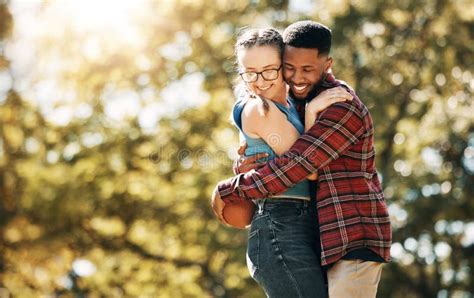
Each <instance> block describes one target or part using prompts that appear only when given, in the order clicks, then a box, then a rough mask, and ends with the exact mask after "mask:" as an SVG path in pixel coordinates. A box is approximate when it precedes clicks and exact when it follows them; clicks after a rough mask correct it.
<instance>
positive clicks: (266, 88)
mask: <svg viewBox="0 0 474 298" xmlns="http://www.w3.org/2000/svg"><path fill="white" fill-rule="evenodd" d="M271 86H272V85H269V86H267V87H257V89H258V90H262V91H265V90H268V89H270V87H271Z"/></svg>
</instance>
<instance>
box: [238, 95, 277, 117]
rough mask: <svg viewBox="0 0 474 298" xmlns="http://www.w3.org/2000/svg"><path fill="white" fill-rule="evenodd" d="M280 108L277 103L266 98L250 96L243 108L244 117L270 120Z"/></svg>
mask: <svg viewBox="0 0 474 298" xmlns="http://www.w3.org/2000/svg"><path fill="white" fill-rule="evenodd" d="M275 112H278V108H277V107H276V105H275V103H274V102H272V101H271V100H269V99H265V98H258V97H256V98H250V99H249V100H247V102H246V104H245V107H244V108H243V113H242V117H246V118H254V120H268V118H269V117H272V116H273V115H274V114H275Z"/></svg>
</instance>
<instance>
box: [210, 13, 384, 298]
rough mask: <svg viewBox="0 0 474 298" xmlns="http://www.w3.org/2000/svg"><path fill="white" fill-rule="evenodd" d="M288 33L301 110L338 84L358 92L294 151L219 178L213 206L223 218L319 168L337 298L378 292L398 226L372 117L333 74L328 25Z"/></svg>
mask: <svg viewBox="0 0 474 298" xmlns="http://www.w3.org/2000/svg"><path fill="white" fill-rule="evenodd" d="M283 38H284V41H285V51H284V57H283V67H284V72H283V74H284V77H285V80H286V82H287V83H288V85H289V86H290V95H291V97H292V98H293V99H295V101H296V102H297V103H300V104H299V106H300V109H299V110H300V111H301V114H303V113H304V104H305V102H306V101H307V100H311V99H312V98H314V97H315V96H316V95H318V94H319V93H321V92H322V91H324V90H327V89H330V88H333V87H336V86H343V87H345V88H347V90H348V91H349V92H350V93H351V94H352V95H353V96H354V98H353V100H352V101H350V102H342V103H336V104H333V105H332V106H330V107H328V108H327V109H326V110H324V111H323V112H321V113H320V114H319V115H318V118H317V119H316V121H315V123H314V125H313V126H312V127H311V128H310V129H309V130H308V131H307V132H306V133H305V134H304V135H302V136H301V137H300V138H299V139H298V140H297V141H296V143H295V144H294V145H293V146H292V148H291V149H290V150H289V152H287V153H285V154H284V155H282V156H281V157H279V158H276V159H273V160H271V161H270V162H268V163H267V164H265V165H264V166H262V167H259V168H258V169H253V170H250V171H249V172H247V173H243V174H239V175H237V176H235V177H233V178H231V179H228V180H224V181H222V182H221V183H219V184H218V186H217V187H216V190H215V192H214V195H213V200H212V203H213V209H214V211H215V212H216V215H217V216H218V217H219V218H220V219H221V220H223V218H222V210H223V207H224V206H225V204H226V203H230V202H238V201H239V200H250V199H262V198H265V197H268V196H270V195H274V194H277V193H281V192H283V191H285V190H286V189H287V188H288V187H291V186H293V185H294V184H296V183H298V182H299V181H301V180H303V179H306V177H307V176H308V175H310V174H312V173H317V174H318V180H317V182H315V183H316V200H317V209H318V212H317V214H318V222H319V231H320V240H321V264H322V265H323V266H326V268H327V273H328V286H329V296H330V297H375V295H376V292H377V286H378V283H379V281H380V275H381V270H382V264H383V263H384V262H388V261H389V260H390V245H391V227H390V220H389V216H388V212H387V206H386V203H385V200H384V197H383V192H382V188H381V185H380V182H379V179H378V176H377V172H376V168H375V151H374V139H373V133H374V128H373V124H372V118H371V116H370V114H369V111H368V109H367V107H366V106H365V105H364V104H363V103H362V102H361V101H360V100H359V98H358V97H357V95H356V94H355V93H354V91H353V90H352V89H351V88H349V87H348V86H347V85H346V84H345V83H344V82H341V81H338V80H336V79H335V78H334V77H333V75H332V74H331V73H330V69H331V66H332V58H331V57H330V56H329V51H330V48H331V31H330V30H329V29H328V28H327V27H325V26H324V25H321V24H319V23H316V22H312V21H302V22H297V23H294V24H292V25H291V26H289V27H288V28H287V29H286V30H285V32H284V33H283ZM302 107H303V108H302ZM302 116H303V119H304V115H302ZM253 160H255V159H253ZM242 168H245V166H243V167H242Z"/></svg>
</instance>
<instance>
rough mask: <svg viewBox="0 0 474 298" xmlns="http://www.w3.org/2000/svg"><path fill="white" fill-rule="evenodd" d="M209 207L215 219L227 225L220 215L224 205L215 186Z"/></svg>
mask: <svg viewBox="0 0 474 298" xmlns="http://www.w3.org/2000/svg"><path fill="white" fill-rule="evenodd" d="M211 206H212V210H213V211H214V214H215V215H216V217H217V219H219V221H220V222H222V223H223V224H225V225H228V224H227V222H226V221H225V220H224V216H223V214H222V212H223V211H224V207H225V203H224V201H223V200H222V199H221V196H220V195H219V191H218V190H217V186H216V188H215V189H214V191H213V193H212V197H211Z"/></svg>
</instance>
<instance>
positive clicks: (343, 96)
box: [306, 87, 353, 114]
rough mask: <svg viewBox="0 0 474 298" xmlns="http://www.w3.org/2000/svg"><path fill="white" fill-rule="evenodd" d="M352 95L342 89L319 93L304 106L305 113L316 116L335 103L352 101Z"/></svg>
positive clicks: (337, 88)
mask: <svg viewBox="0 0 474 298" xmlns="http://www.w3.org/2000/svg"><path fill="white" fill-rule="evenodd" d="M352 98H353V97H352V95H351V94H350V93H349V92H348V91H347V90H346V89H345V88H343V87H335V88H331V89H327V90H325V91H323V92H321V93H320V94H319V95H318V96H316V97H315V98H313V99H312V100H311V101H310V102H309V103H308V104H307V105H306V113H307V112H310V113H315V114H318V113H320V112H321V111H323V110H324V109H326V108H327V107H329V106H330V105H332V104H334V103H336V102H342V101H346V100H349V101H351V100H352Z"/></svg>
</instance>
